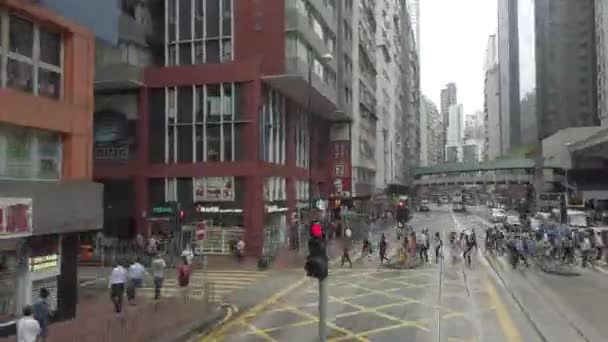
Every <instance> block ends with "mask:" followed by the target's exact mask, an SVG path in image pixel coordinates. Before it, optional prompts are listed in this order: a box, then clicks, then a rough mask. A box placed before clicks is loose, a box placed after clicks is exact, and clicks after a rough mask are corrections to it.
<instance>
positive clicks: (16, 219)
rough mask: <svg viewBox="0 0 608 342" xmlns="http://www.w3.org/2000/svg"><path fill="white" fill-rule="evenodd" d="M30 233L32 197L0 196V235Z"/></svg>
mask: <svg viewBox="0 0 608 342" xmlns="http://www.w3.org/2000/svg"><path fill="white" fill-rule="evenodd" d="M31 233H32V199H31V198H11V197H0V237H2V236H11V235H16V234H31Z"/></svg>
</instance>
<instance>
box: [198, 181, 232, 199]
mask: <svg viewBox="0 0 608 342" xmlns="http://www.w3.org/2000/svg"><path fill="white" fill-rule="evenodd" d="M194 189H195V197H196V198H195V201H196V202H232V201H234V177H204V178H197V179H195V182H194Z"/></svg>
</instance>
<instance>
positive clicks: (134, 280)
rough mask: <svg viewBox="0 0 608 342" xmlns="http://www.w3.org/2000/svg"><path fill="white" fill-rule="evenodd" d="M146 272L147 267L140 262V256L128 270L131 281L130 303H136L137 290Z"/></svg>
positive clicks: (129, 289) (129, 287)
mask: <svg viewBox="0 0 608 342" xmlns="http://www.w3.org/2000/svg"><path fill="white" fill-rule="evenodd" d="M145 274H146V268H145V267H144V266H143V265H142V264H141V263H140V262H139V258H137V259H136V260H135V261H134V262H133V264H131V266H129V269H128V271H127V278H128V281H129V285H128V286H127V301H128V302H129V304H130V305H135V295H136V291H137V289H138V288H140V287H141V284H142V282H143V277H144V275H145Z"/></svg>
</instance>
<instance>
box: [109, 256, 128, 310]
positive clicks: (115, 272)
mask: <svg viewBox="0 0 608 342" xmlns="http://www.w3.org/2000/svg"><path fill="white" fill-rule="evenodd" d="M126 282H127V270H126V269H125V268H124V267H123V266H122V264H121V263H120V262H118V263H117V264H116V266H114V268H113V269H112V273H111V274H110V284H109V286H110V297H111V298H112V303H114V311H116V313H120V312H122V300H123V295H124V293H125V284H126Z"/></svg>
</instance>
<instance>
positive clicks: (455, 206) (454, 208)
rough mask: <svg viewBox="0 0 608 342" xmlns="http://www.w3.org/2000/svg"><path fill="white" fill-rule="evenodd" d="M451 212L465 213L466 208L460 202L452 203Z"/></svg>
mask: <svg viewBox="0 0 608 342" xmlns="http://www.w3.org/2000/svg"><path fill="white" fill-rule="evenodd" d="M452 211H456V212H465V211H467V207H466V206H465V205H464V203H462V202H458V203H452Z"/></svg>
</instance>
